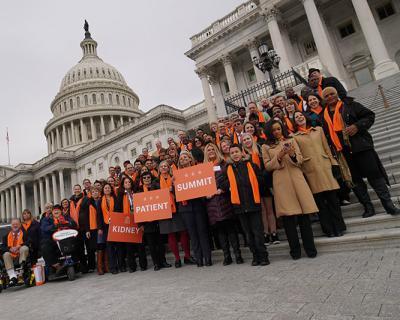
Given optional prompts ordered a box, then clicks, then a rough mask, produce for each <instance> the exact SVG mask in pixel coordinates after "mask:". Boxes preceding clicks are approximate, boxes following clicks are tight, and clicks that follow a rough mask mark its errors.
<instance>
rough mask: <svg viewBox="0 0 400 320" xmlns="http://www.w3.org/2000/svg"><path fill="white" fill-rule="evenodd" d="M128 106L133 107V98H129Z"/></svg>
mask: <svg viewBox="0 0 400 320" xmlns="http://www.w3.org/2000/svg"><path fill="white" fill-rule="evenodd" d="M128 106H130V107H131V106H132V105H131V98H128Z"/></svg>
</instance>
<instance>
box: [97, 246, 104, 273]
mask: <svg viewBox="0 0 400 320" xmlns="http://www.w3.org/2000/svg"><path fill="white" fill-rule="evenodd" d="M97 274H98V275H99V276H102V275H103V274H104V250H98V251H97Z"/></svg>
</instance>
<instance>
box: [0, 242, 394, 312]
mask: <svg viewBox="0 0 400 320" xmlns="http://www.w3.org/2000/svg"><path fill="white" fill-rule="evenodd" d="M219 256H220V255H219ZM0 306H1V314H2V315H3V316H2V317H1V318H2V319H15V320H22V319H74V320H75V319H88V320H90V319H96V320H100V319H110V320H111V319H112V320H114V319H115V320H119V319H140V320H148V319H198V320H212V319H218V320H225V319H226V320H228V319H229V320H231V319H237V320H239V319H252V320H253V319H254V320H258V319H260V320H261V319H262V320H266V319H274V320H277V319H290V320H291V319H293V320H300V319H301V320H303V319H311V320H317V319H318V320H336V319H337V320H347V319H349V320H350V319H352V320H361V319H362V320H378V319H386V320H389V319H391V320H392V319H393V320H398V319H400V249H386V250H383V249H382V250H374V251H357V252H343V253H331V254H321V255H320V256H318V257H317V258H316V259H308V258H302V259H300V260H298V261H292V260H291V259H289V257H273V258H272V263H271V265H269V266H267V267H251V266H250V265H249V258H247V259H246V264H244V265H231V266H227V267H223V266H222V264H221V261H215V265H214V266H212V267H203V268H197V267H196V266H184V267H182V268H181V269H175V268H171V269H164V270H161V271H159V272H154V271H153V270H152V269H149V270H148V271H145V272H140V271H138V272H136V273H133V274H128V273H124V274H118V275H115V276H112V275H104V276H101V277H100V276H97V275H95V274H91V275H86V276H81V277H79V278H78V279H77V280H76V281H74V282H68V281H57V282H52V283H48V284H46V285H44V286H41V287H35V288H30V289H26V288H13V289H8V290H6V291H3V293H1V294H0ZM23 310H25V313H24V311H23ZM12 314H14V315H16V318H12V317H11V315H12ZM4 316H5V317H4Z"/></svg>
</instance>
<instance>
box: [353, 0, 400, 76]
mask: <svg viewBox="0 0 400 320" xmlns="http://www.w3.org/2000/svg"><path fill="white" fill-rule="evenodd" d="M352 2H353V7H354V10H355V11H356V15H357V18H358V21H359V22H360V26H361V29H362V31H363V34H364V37H365V40H366V41H367V45H368V48H369V51H370V52H371V56H372V59H373V60H374V64H375V66H374V74H375V79H376V80H379V79H382V78H385V77H388V76H390V75H392V74H395V73H397V72H399V66H398V65H397V63H396V62H394V61H393V60H392V59H390V57H389V53H388V51H387V49H386V46H385V43H384V42H383V39H382V35H381V33H380V32H379V29H378V26H377V25H376V22H375V18H374V16H373V15H372V12H371V8H370V7H369V4H368V1H366V0H364V1H360V0H352Z"/></svg>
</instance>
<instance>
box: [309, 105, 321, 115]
mask: <svg viewBox="0 0 400 320" xmlns="http://www.w3.org/2000/svg"><path fill="white" fill-rule="evenodd" d="M310 109H311V108H310ZM311 111H312V112H314V113H316V114H320V113H321V112H322V107H321V106H318V107H316V108H315V109H311Z"/></svg>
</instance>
